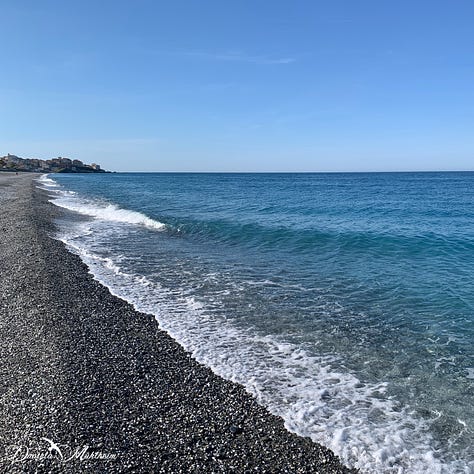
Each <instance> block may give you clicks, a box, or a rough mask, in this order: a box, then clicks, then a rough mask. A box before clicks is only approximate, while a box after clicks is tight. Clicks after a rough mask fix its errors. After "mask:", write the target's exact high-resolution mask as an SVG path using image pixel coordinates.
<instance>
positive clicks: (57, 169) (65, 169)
mask: <svg viewBox="0 0 474 474" xmlns="http://www.w3.org/2000/svg"><path fill="white" fill-rule="evenodd" d="M0 171H13V172H18V171H22V172H25V171H26V172H33V173H110V171H106V170H103V169H102V168H101V167H100V165H98V164H96V163H92V164H90V165H88V164H86V163H83V162H82V161H81V160H71V159H70V158H64V157H62V156H59V157H58V158H52V159H50V160H40V159H38V158H20V157H19V156H16V155H10V153H8V154H7V155H5V156H2V157H0Z"/></svg>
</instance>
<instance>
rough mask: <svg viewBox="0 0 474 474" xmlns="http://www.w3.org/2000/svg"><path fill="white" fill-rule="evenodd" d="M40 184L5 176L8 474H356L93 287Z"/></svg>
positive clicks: (1, 182)
mask: <svg viewBox="0 0 474 474" xmlns="http://www.w3.org/2000/svg"><path fill="white" fill-rule="evenodd" d="M35 176H38V175H33V174H27V173H22V174H20V175H15V174H10V173H5V174H0V203H1V204H2V207H3V209H4V210H6V211H7V212H4V213H2V215H1V216H0V223H1V226H0V227H1V228H2V232H3V237H4V242H5V244H4V245H3V246H2V247H3V248H2V259H1V260H0V279H1V288H2V292H1V293H0V295H1V306H0V308H1V309H0V317H1V320H0V330H1V338H2V341H6V343H4V344H2V346H1V348H0V350H1V351H2V357H1V359H0V360H2V361H4V362H3V363H2V365H1V372H2V377H1V379H0V380H1V382H0V399H1V406H2V409H1V410H2V413H1V414H0V420H1V421H0V440H1V445H2V446H1V448H2V451H3V456H0V466H1V468H2V472H25V471H26V472H29V471H32V472H34V471H35V469H37V470H38V472H108V473H114V472H117V473H120V472H163V473H166V472H170V473H179V472H183V473H188V472H199V473H201V472H202V473H205V472H216V473H217V472H223V473H224V472H225V473H227V472H238V473H240V472H242V473H243V472H268V473H278V472H289V473H315V472H320V473H349V472H357V471H355V470H350V469H348V468H346V467H344V466H343V465H342V464H341V462H340V461H339V459H338V458H337V457H336V456H335V455H334V454H333V453H332V452H331V451H330V450H329V449H327V448H325V447H322V446H320V445H318V444H316V443H314V442H312V441H311V440H310V439H309V438H302V437H300V436H297V435H295V434H293V433H290V432H289V431H287V430H286V429H285V428H284V424H283V420H282V419H281V418H279V417H276V416H274V415H271V414H270V413H269V412H268V411H267V410H266V409H265V408H264V407H262V406H260V405H258V404H257V402H256V400H255V399H254V398H253V397H252V396H251V395H249V394H248V393H247V392H246V391H245V390H244V388H243V387H241V386H240V385H237V384H235V383H233V382H230V381H227V380H224V379H222V378H221V377H219V376H217V375H215V374H214V373H213V372H212V371H211V369H209V368H207V367H205V366H203V365H201V364H199V363H198V362H196V361H195V360H194V359H193V358H192V357H191V356H190V354H189V353H187V352H185V350H184V349H183V348H182V347H181V346H180V345H179V344H178V343H177V342H176V341H175V340H173V339H172V338H171V337H170V336H169V335H168V334H166V333H165V332H164V331H162V330H161V329H160V328H159V325H158V323H157V321H156V319H155V318H154V317H153V316H151V315H147V314H143V313H139V312H137V311H136V310H135V309H134V308H133V307H132V306H131V305H130V304H129V303H127V302H126V301H124V300H121V299H120V298H118V297H115V296H113V295H112V294H111V293H110V292H109V290H108V289H107V288H105V287H104V286H103V285H101V284H100V283H99V282H97V281H96V280H94V279H93V277H92V275H91V274H90V273H89V272H88V268H87V266H86V265H85V264H84V263H83V262H82V261H81V260H80V258H79V257H78V256H76V255H73V254H72V253H70V252H69V251H67V250H66V248H65V246H64V244H63V243H62V242H59V241H57V240H54V239H53V238H51V237H49V235H51V234H52V233H53V232H54V230H55V227H54V219H55V217H58V216H60V215H61V213H62V212H63V211H62V210H61V209H59V208H57V207H55V206H54V205H53V204H51V203H49V202H48V196H47V193H46V192H45V191H42V190H39V189H38V188H36V185H35V183H34V182H33V181H32V179H33V178H34V177H35ZM50 442H54V443H55V446H57V448H56V447H55V446H53V445H52V444H51V443H50ZM48 449H50V451H48ZM30 455H31V458H30V457H29V456H30ZM15 456H16V457H15ZM22 457H24V459H22ZM12 460H14V462H13V463H12Z"/></svg>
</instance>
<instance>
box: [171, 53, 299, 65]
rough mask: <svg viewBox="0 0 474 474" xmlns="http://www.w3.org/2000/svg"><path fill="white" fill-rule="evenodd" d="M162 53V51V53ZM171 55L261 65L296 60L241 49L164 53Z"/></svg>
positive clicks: (294, 59) (289, 62) (286, 62)
mask: <svg viewBox="0 0 474 474" xmlns="http://www.w3.org/2000/svg"><path fill="white" fill-rule="evenodd" d="M162 54H163V53H162ZM166 54H171V55H173V56H182V57H188V58H196V59H204V60H208V61H227V62H236V63H252V64H261V65H272V64H275V65H278V64H291V63H294V62H296V58H294V57H289V56H284V57H281V56H271V55H252V54H246V53H244V52H242V51H224V52H205V51H184V52H174V53H166Z"/></svg>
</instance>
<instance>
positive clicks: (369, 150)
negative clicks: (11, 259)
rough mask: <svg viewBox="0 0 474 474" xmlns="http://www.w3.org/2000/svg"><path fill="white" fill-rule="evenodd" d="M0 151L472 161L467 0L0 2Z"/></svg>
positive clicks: (374, 167)
mask: <svg viewBox="0 0 474 474" xmlns="http://www.w3.org/2000/svg"><path fill="white" fill-rule="evenodd" d="M0 18H1V20H2V41H1V46H0V61H1V65H2V68H1V70H2V71H1V74H0V107H1V110H2V113H1V114H0V155H3V154H6V153H15V154H18V155H20V156H25V157H39V158H50V157H53V156H58V155H61V156H68V157H72V158H79V159H82V160H83V161H86V162H98V163H101V164H102V165H103V166H104V167H106V168H108V169H113V170H117V171H383V170H386V171H392V170H455V169H464V170H473V169H474V28H473V26H472V25H473V24H474V2H472V0H469V1H464V0H455V1H452V2H448V1H440V0H431V1H425V0H411V1H406V0H398V1H388V0H387V1H384V0H378V1H375V0H374V1H367V0H360V1H354V0H350V1H339V0H331V1H324V2H323V1H317V0H313V1H298V0H295V1H260V0H252V1H247V0H239V1H237V0H236V1H223V0H220V1H207V0H200V1H197V0H188V1H180V0H172V1H171V0H169V1H166V2H163V1H144V0H133V1H131V0H129V1H120V0H118V1H117V0H115V1H109V0H101V1H89V0H81V1H72V0H70V1H61V2H60V1H48V0H42V1H23V0H11V1H5V0H0Z"/></svg>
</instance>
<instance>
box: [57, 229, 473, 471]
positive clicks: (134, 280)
mask: <svg viewBox="0 0 474 474" xmlns="http://www.w3.org/2000/svg"><path fill="white" fill-rule="evenodd" d="M75 235H76V234H71V233H69V231H67V232H65V233H63V234H61V235H60V236H58V238H59V239H60V240H62V241H63V242H64V243H65V244H66V246H67V247H68V248H69V249H70V250H71V251H72V252H74V253H76V254H77V255H79V256H80V257H81V259H82V260H83V261H84V262H85V263H86V264H87V265H88V267H89V269H90V271H91V273H92V274H93V275H94V277H95V278H96V279H97V280H98V281H99V282H101V283H102V284H104V285H105V286H107V287H108V288H109V290H110V291H111V292H112V294H114V295H116V296H118V297H120V298H123V299H125V300H127V301H129V302H130V303H131V304H133V305H134V307H135V308H136V309H137V310H139V311H141V312H146V313H149V314H153V315H154V316H155V317H156V319H157V320H158V322H159V324H160V327H161V328H162V329H164V330H165V331H167V332H168V333H169V334H170V335H171V336H172V337H173V338H174V339H175V340H177V341H178V342H179V343H180V344H181V345H182V346H183V347H184V348H185V349H186V350H187V351H189V352H190V353H191V354H192V355H193V357H194V358H195V359H196V360H198V361H199V362H201V363H203V364H205V365H207V366H208V367H210V368H211V369H212V370H213V371H214V372H215V373H217V374H218V375H220V376H222V377H224V378H226V379H228V380H232V381H234V382H237V383H239V384H241V385H243V386H244V387H245V388H246V389H247V391H249V392H250V393H251V394H253V395H254V396H255V397H256V398H257V400H258V401H259V403H261V404H263V405H264V406H266V407H267V408H268V409H269V410H270V411H271V412H272V413H273V414H275V415H278V416H281V417H282V418H283V419H284V421H285V426H286V428H287V429H288V430H290V431H293V432H295V433H297V434H299V435H302V436H308V437H310V438H311V439H312V440H313V441H315V442H319V443H321V444H323V445H325V446H328V447H329V448H331V449H332V450H333V451H334V452H335V453H336V454H338V455H339V456H340V457H341V458H342V459H343V461H344V462H345V463H347V464H349V465H350V466H353V467H357V468H359V469H360V470H361V472H363V473H381V472H383V473H389V474H395V473H397V474H402V473H412V472H417V473H434V474H436V473H438V474H442V473H455V472H457V473H461V472H468V471H466V470H465V466H463V464H462V463H461V462H459V463H458V462H456V461H454V462H450V463H443V462H441V461H440V460H439V459H438V458H437V455H436V452H435V451H436V450H435V449H434V447H433V439H432V437H431V435H430V434H429V431H428V424H427V421H426V420H421V419H419V418H416V417H415V416H414V415H413V414H412V413H411V412H409V410H408V409H406V408H403V407H401V406H400V405H398V404H397V403H396V402H395V401H394V400H392V399H390V398H389V397H387V396H386V394H385V392H386V389H387V384H386V383H384V382H380V383H376V384H374V383H363V382H361V381H360V380H359V379H358V378H357V377H356V376H355V375H353V374H351V373H350V372H342V371H341V370H340V369H338V368H337V367H340V361H339V360H338V357H337V356H335V355H333V354H326V355H321V356H315V355H314V354H310V353H309V352H307V351H305V350H304V349H303V348H301V347H299V346H297V345H295V344H292V343H288V342H285V341H284V340H281V339H280V338H278V337H277V336H270V335H268V336H260V335H257V334H255V333H252V330H251V328H248V329H246V330H245V329H242V328H238V327H236V326H235V325H233V324H232V323H231V322H230V321H228V320H226V319H225V318H221V317H218V316H215V315H211V314H209V313H208V312H206V305H205V302H203V301H199V300H198V299H197V298H195V297H189V295H187V294H186V291H184V290H183V289H180V288H174V289H169V288H166V287H164V286H162V285H160V284H159V283H157V282H156V281H153V280H150V279H149V278H146V277H144V276H143V275H138V274H133V273H129V272H127V271H126V270H125V269H124V268H123V267H122V266H121V261H120V260H121V259H120V256H119V255H117V256H109V257H102V256H100V255H98V254H96V253H95V252H94V251H92V250H91V249H90V248H88V247H87V246H85V245H84V244H81V243H78V242H76V237H75ZM79 240H80V239H79Z"/></svg>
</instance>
